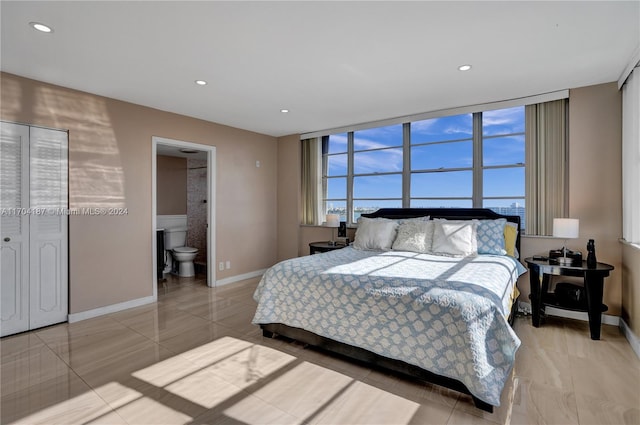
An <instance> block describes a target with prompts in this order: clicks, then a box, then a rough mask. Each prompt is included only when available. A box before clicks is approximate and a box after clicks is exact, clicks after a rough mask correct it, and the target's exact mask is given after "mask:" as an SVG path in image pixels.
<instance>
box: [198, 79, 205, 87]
mask: <svg viewBox="0 0 640 425" xmlns="http://www.w3.org/2000/svg"><path fill="white" fill-rule="evenodd" d="M196 84H197V85H199V86H206V85H207V82H206V81H205V80H196Z"/></svg>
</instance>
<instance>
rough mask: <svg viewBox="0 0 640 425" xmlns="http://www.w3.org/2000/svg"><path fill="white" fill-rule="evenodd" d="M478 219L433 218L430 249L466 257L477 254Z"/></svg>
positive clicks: (453, 255)
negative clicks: (431, 245)
mask: <svg viewBox="0 0 640 425" xmlns="http://www.w3.org/2000/svg"><path fill="white" fill-rule="evenodd" d="M477 229H478V220H434V228H433V247H432V251H433V253H434V254H437V255H448V256H451V257H466V256H469V255H477V254H478V242H477V232H478V230H477Z"/></svg>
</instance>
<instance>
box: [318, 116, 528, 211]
mask: <svg viewBox="0 0 640 425" xmlns="http://www.w3.org/2000/svg"><path fill="white" fill-rule="evenodd" d="M482 124H483V162H484V165H485V166H499V165H507V164H517V163H522V164H524V162H525V145H524V134H520V135H516V136H505V135H507V134H513V133H523V132H524V107H523V106H521V107H515V108H509V109H501V110H495V111H487V112H484V113H483V116H482ZM472 128H473V117H472V114H464V115H455V116H447V117H441V118H433V119H429V120H424V121H417V122H413V123H411V145H412V148H411V169H412V170H434V169H441V168H442V169H447V168H466V167H471V166H472V161H473V143H472ZM438 142H449V143H438ZM401 146H402V124H397V125H391V126H387V127H379V128H372V129H366V130H360V131H356V132H354V206H356V207H357V206H359V205H361V206H378V207H384V206H389V207H400V206H401V201H400V200H395V201H382V200H381V199H378V200H376V201H364V200H363V201H358V200H357V198H401V197H402V177H401V175H400V174H395V175H393V174H392V175H375V176H358V174H367V173H384V172H402V160H403V156H402V147H401ZM381 148H383V150H377V151H369V152H359V151H363V150H369V149H381ZM346 151H347V134H346V133H342V134H337V135H331V136H330V138H329V153H330V154H334V153H336V154H337V155H330V156H329V165H328V170H329V176H346V174H347V155H346ZM483 181H484V183H483V191H484V196H485V197H487V196H489V197H491V196H524V190H525V189H524V167H519V168H503V169H486V170H484V172H483ZM471 190H472V172H471V170H464V171H448V172H437V173H414V174H412V177H411V197H412V198H413V197H471ZM328 197H329V198H334V199H335V198H346V177H342V178H335V179H329V183H328ZM434 202H435V203H434ZM513 202H519V203H521V204H522V203H523V201H522V200H521V199H508V200H487V201H486V202H485V204H486V205H485V206H486V207H490V206H508V205H510V204H512V203H513ZM331 203H332V204H333V205H334V206H336V207H338V206H341V204H344V203H343V202H331ZM489 204H491V205H489ZM412 206H413V207H420V206H425V207H427V206H432V207H433V206H435V207H437V206H461V207H471V201H470V200H469V201H466V200H464V201H454V202H446V201H441V200H438V201H426V200H413V201H412Z"/></svg>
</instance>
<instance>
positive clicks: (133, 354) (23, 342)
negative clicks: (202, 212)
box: [0, 278, 640, 425]
mask: <svg viewBox="0 0 640 425" xmlns="http://www.w3.org/2000/svg"><path fill="white" fill-rule="evenodd" d="M256 285H257V280H256V279H253V280H250V281H245V282H240V283H236V284H232V285H228V286H224V287H221V288H217V289H210V288H207V287H206V286H205V284H204V281H203V280H201V279H198V278H191V279H182V280H179V279H177V278H173V279H170V280H169V282H168V283H167V284H166V285H161V286H159V291H158V292H159V296H158V302H157V303H155V304H152V305H146V306H142V307H138V308H134V309H130V310H126V311H122V312H118V313H115V314H110V315H107V316H102V317H99V318H94V319H89V320H85V321H81V322H77V323H74V324H60V325H56V326H51V327H48V328H44V329H40V330H37V331H33V332H28V333H23V334H19V335H15V336H10V337H6V338H3V339H1V340H0V351H1V353H2V367H1V370H0V372H1V375H2V376H1V381H2V387H1V394H2V404H1V416H0V423H2V424H11V423H25V424H40V423H41V424H65V425H66V424H267V423H272V424H494V423H499V424H639V423H640V360H639V359H638V358H637V357H636V355H635V354H634V353H633V351H632V350H631V348H630V346H629V344H628V343H627V341H626V340H625V338H624V337H623V336H622V334H621V333H620V332H619V330H618V329H617V328H615V327H612V326H603V329H602V340H601V341H592V340H590V339H589V337H588V327H587V324H586V323H583V322H577V321H571V320H566V319H555V318H549V319H548V320H547V322H546V323H545V324H544V326H543V327H541V328H538V329H535V328H533V327H531V320H530V318H528V317H520V318H518V319H517V320H516V323H515V330H516V332H517V333H518V335H519V336H520V338H521V340H522V346H521V348H520V349H519V351H518V354H517V362H516V365H515V368H514V373H513V375H512V379H511V380H510V382H509V383H508V384H507V386H506V388H505V390H504V392H503V396H502V403H501V404H502V405H501V406H500V407H499V408H498V409H496V411H495V413H493V414H489V413H486V412H482V411H480V410H478V409H475V408H474V407H473V404H472V402H471V399H470V397H468V396H466V395H461V394H459V393H456V392H454V391H450V390H447V389H443V388H441V387H436V386H433V385H430V384H425V383H420V382H414V381H411V380H408V379H403V378H400V377H398V376H395V375H392V374H388V373H384V372H381V371H378V370H371V369H370V368H368V367H366V366H363V365H360V364H356V363H352V362H350V361H346V360H343V359H341V358H336V357H332V356H330V355H327V354H325V353H322V352H318V351H315V350H313V349H308V348H305V347H303V346H302V345H300V344H297V343H290V342H285V341H282V340H278V339H275V340H272V339H265V338H263V337H262V335H261V332H260V330H259V329H258V328H257V327H256V326H254V325H251V323H250V322H251V318H252V316H253V312H254V311H255V302H254V301H253V300H252V297H251V296H252V294H253V291H254V289H255V287H256Z"/></svg>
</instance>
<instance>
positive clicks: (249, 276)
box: [216, 269, 267, 287]
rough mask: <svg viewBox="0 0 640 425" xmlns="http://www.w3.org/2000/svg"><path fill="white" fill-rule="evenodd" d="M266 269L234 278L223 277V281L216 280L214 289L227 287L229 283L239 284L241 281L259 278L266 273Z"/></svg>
mask: <svg viewBox="0 0 640 425" xmlns="http://www.w3.org/2000/svg"><path fill="white" fill-rule="evenodd" d="M266 271H267V269H261V270H255V271H252V272H249V273H243V274H238V275H235V276H229V277H225V278H224V279H218V280H216V287H218V286H223V285H228V284H230V283H235V282H240V281H241V280H247V279H252V278H254V277H260V276H262V275H263V274H264V272H266Z"/></svg>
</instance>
